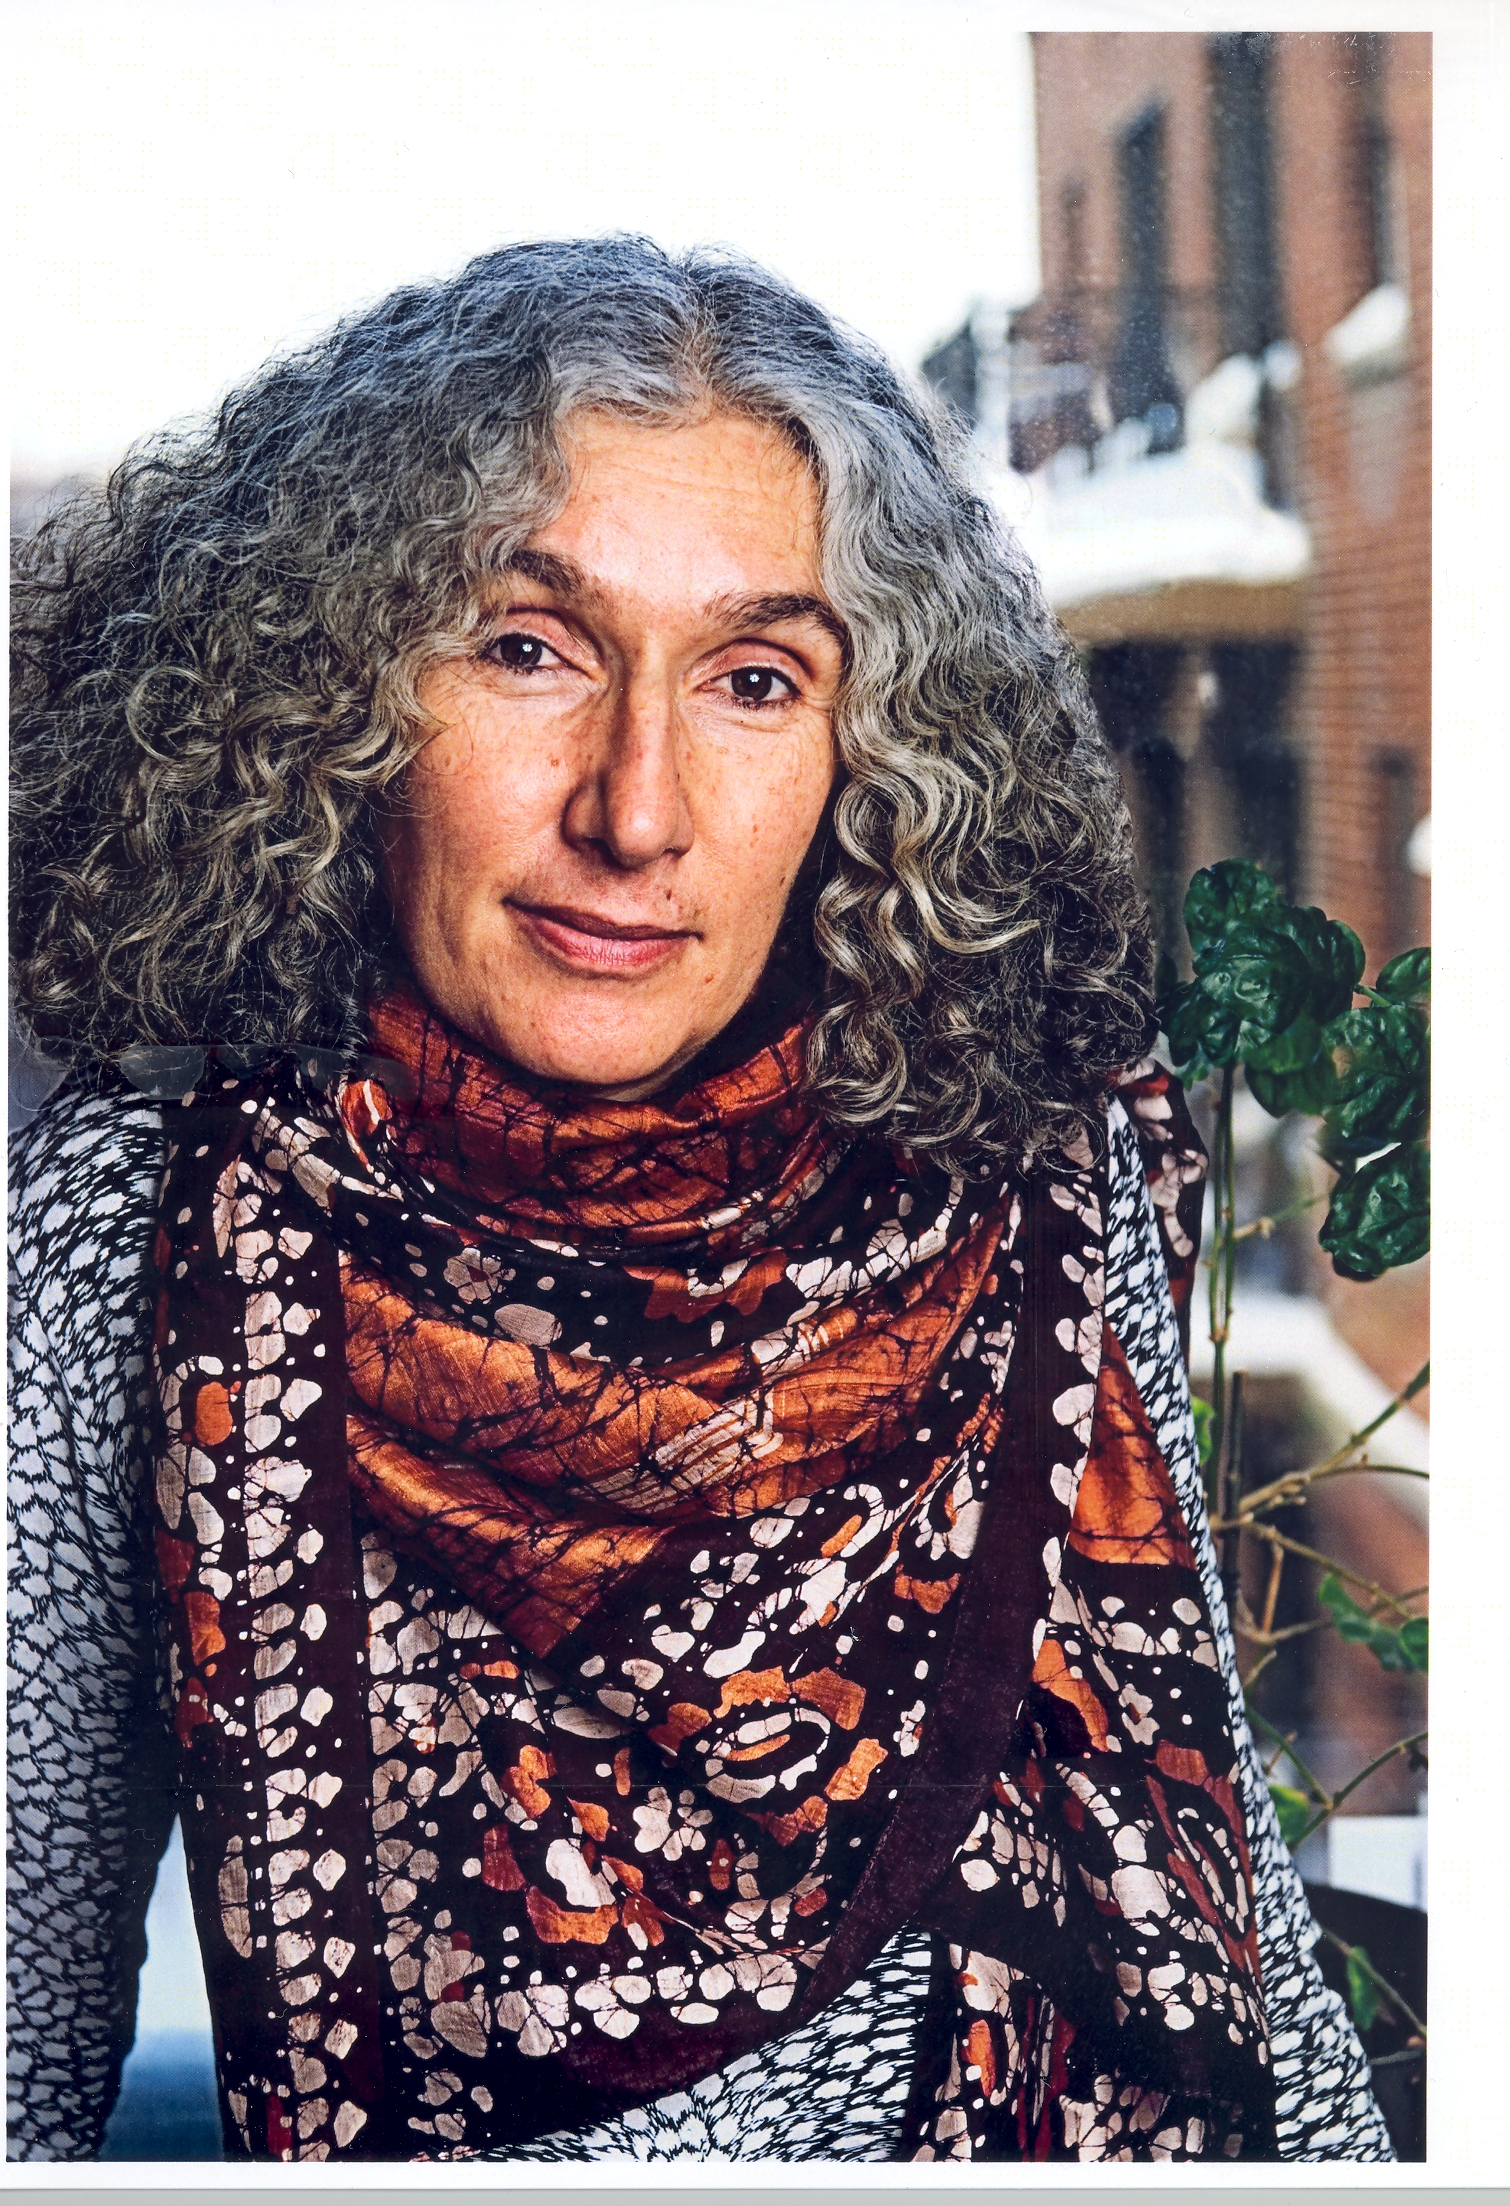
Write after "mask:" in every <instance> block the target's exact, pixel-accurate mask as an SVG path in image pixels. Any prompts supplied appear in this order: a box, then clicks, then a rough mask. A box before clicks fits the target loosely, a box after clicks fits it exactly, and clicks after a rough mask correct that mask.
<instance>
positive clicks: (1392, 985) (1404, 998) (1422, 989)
mask: <svg viewBox="0 0 1510 2206" xmlns="http://www.w3.org/2000/svg"><path fill="white" fill-rule="evenodd" d="M1374 988H1375V990H1376V992H1377V993H1378V994H1379V995H1381V996H1388V997H1390V998H1391V1000H1392V1001H1393V1002H1395V1003H1424V1002H1425V1001H1426V999H1427V998H1428V997H1429V996H1430V994H1431V952H1430V950H1402V951H1401V952H1400V955H1399V956H1398V957H1392V958H1391V959H1390V961H1389V963H1388V965H1386V966H1385V968H1384V970H1383V972H1382V973H1381V974H1380V975H1379V978H1378V979H1377V980H1376V981H1375V982H1374Z"/></svg>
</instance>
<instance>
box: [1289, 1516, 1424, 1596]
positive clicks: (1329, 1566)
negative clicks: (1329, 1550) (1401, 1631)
mask: <svg viewBox="0 0 1510 2206" xmlns="http://www.w3.org/2000/svg"><path fill="white" fill-rule="evenodd" d="M1245 1529H1246V1530H1247V1531H1249V1532H1251V1533H1252V1535H1253V1537H1254V1538H1255V1539H1256V1540H1267V1541H1268V1542H1269V1544H1270V1545H1271V1546H1272V1547H1282V1548H1283V1549H1284V1551H1285V1553H1286V1554H1287V1555H1303V1556H1304V1557H1305V1559H1306V1561H1307V1562H1308V1563H1320V1565H1321V1567H1322V1569H1323V1570H1330V1571H1331V1572H1333V1573H1334V1575H1335V1576H1337V1577H1339V1578H1346V1580H1347V1582H1348V1584H1349V1585H1352V1586H1362V1587H1363V1589H1364V1591H1365V1592H1366V1593H1371V1594H1372V1595H1373V1596H1374V1599H1375V1600H1376V1601H1380V1602H1382V1603H1383V1604H1384V1606H1385V1607H1386V1608H1391V1609H1393V1610H1394V1612H1395V1614H1396V1615H1397V1616H1403V1617H1405V1618H1407V1619H1409V1618H1411V1617H1413V1616H1414V1615H1415V1610H1414V1609H1408V1608H1406V1606H1405V1603H1406V1602H1407V1601H1412V1600H1418V1599H1419V1598H1420V1596H1419V1595H1418V1594H1411V1593H1391V1592H1389V1591H1388V1589H1387V1588H1386V1587H1384V1586H1381V1585H1378V1584H1377V1583H1376V1582H1375V1581H1374V1579H1372V1578H1364V1577H1361V1576H1360V1575H1359V1573H1358V1572H1357V1571H1356V1570H1349V1568H1348V1566H1347V1564H1346V1563H1339V1562H1338V1561H1337V1559H1336V1557H1335V1556H1332V1555H1323V1554H1322V1552H1321V1550H1320V1548H1319V1547H1307V1546H1306V1545H1305V1544H1304V1543H1303V1542H1302V1541H1300V1540H1292V1539H1291V1538H1290V1537H1289V1536H1288V1534H1287V1533H1284V1532H1276V1531H1275V1529H1274V1527H1273V1525H1272V1524H1250V1525H1248V1526H1246V1527H1245ZM1422 1590H1423V1591H1424V1590H1425V1589H1424V1587H1423V1589H1422Z"/></svg>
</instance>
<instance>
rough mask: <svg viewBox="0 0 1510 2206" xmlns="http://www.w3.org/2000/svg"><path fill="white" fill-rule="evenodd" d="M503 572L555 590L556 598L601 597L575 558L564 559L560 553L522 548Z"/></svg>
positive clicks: (543, 587) (580, 598) (544, 588)
mask: <svg viewBox="0 0 1510 2206" xmlns="http://www.w3.org/2000/svg"><path fill="white" fill-rule="evenodd" d="M506 571H507V572H508V573H510V574H520V575H523V576H524V577H525V579H526V580H527V581H529V582H538V583H539V585H540V587H541V588H542V589H543V590H554V591H555V592H556V594H557V595H558V596H559V597H570V598H577V599H579V600H585V599H592V598H596V597H598V596H600V595H601V593H600V592H599V591H598V590H597V589H596V588H595V586H594V584H593V582H592V581H591V579H590V578H589V576H588V575H587V574H586V572H585V571H584V570H583V569H582V568H581V567H579V566H578V565H577V562H576V561H575V559H563V558H562V557H561V555H560V553H559V552H546V551H531V550H530V549H529V547H528V546H527V545H525V546H521V548H520V549H519V550H518V551H516V552H514V553H513V554H512V555H511V557H510V559H509V562H508V567H507V570H506Z"/></svg>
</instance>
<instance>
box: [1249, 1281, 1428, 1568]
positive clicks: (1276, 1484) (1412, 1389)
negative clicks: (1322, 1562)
mask: <svg viewBox="0 0 1510 2206" xmlns="http://www.w3.org/2000/svg"><path fill="white" fill-rule="evenodd" d="M1213 1253H1214V1252H1213ZM1213 1337H1214V1336H1213ZM1430 1379H1431V1365H1430V1364H1429V1363H1423V1364H1422V1366H1421V1368H1420V1370H1419V1371H1418V1372H1417V1373H1416V1375H1415V1377H1414V1378H1413V1379H1412V1380H1411V1382H1410V1384H1409V1386H1407V1387H1403V1388H1402V1389H1401V1391H1400V1392H1399V1393H1398V1394H1397V1395H1396V1396H1395V1398H1394V1400H1393V1401H1392V1402H1390V1403H1389V1405H1388V1406H1387V1408H1384V1409H1381V1410H1380V1412H1379V1414H1378V1416H1377V1417H1376V1418H1374V1420H1373V1421H1372V1423H1371V1424H1367V1425H1364V1426H1363V1427H1362V1428H1361V1429H1360V1430H1359V1431H1358V1432H1355V1433H1352V1434H1350V1435H1349V1437H1348V1438H1347V1439H1346V1440H1344V1441H1343V1443H1342V1445H1341V1447H1340V1448H1334V1449H1333V1450H1332V1452H1331V1454H1330V1455H1329V1456H1327V1457H1325V1458H1324V1459H1323V1461H1321V1462H1320V1463H1313V1464H1312V1466H1311V1468H1310V1469H1309V1470H1306V1471H1287V1472H1286V1473H1285V1476H1284V1477H1283V1478H1276V1479H1275V1480H1274V1481H1273V1482H1272V1483H1271V1484H1270V1485H1268V1486H1255V1487H1254V1489H1253V1491H1252V1493H1250V1494H1248V1495H1247V1496H1246V1497H1245V1499H1244V1503H1243V1516H1244V1519H1245V1520H1246V1519H1247V1518H1248V1517H1250V1516H1251V1515H1252V1514H1253V1512H1254V1511H1255V1510H1256V1509H1265V1508H1277V1507H1278V1506H1279V1505H1280V1504H1281V1503H1282V1502H1283V1501H1284V1500H1286V1499H1287V1498H1288V1497H1289V1496H1290V1495H1292V1494H1294V1493H1298V1492H1299V1491H1301V1489H1302V1488H1304V1487H1305V1486H1307V1485H1313V1484H1314V1483H1315V1482H1316V1480H1317V1479H1320V1478H1331V1477H1333V1476H1334V1475H1335V1474H1336V1473H1337V1472H1339V1471H1344V1470H1353V1469H1357V1470H1360V1471H1363V1470H1368V1471H1390V1472H1392V1473H1394V1474H1395V1475H1397V1476H1398V1475H1404V1476H1405V1477H1408V1478H1425V1477H1426V1475H1427V1474H1426V1472H1425V1471H1408V1470H1406V1468H1405V1466H1404V1465H1403V1464H1398V1463H1359V1464H1356V1465H1355V1464H1353V1463H1351V1462H1350V1461H1349V1458H1350V1457H1351V1456H1353V1455H1356V1454H1357V1452H1358V1450H1359V1449H1360V1448H1361V1447H1362V1446H1363V1443H1364V1441H1365V1440H1368V1439H1370V1438H1371V1437H1372V1435H1373V1434H1374V1433H1376V1432H1377V1431H1378V1430H1379V1427H1380V1426H1381V1425H1383V1424H1385V1423H1387V1422H1388V1420H1389V1419H1390V1418H1391V1417H1393V1416H1394V1414H1395V1412H1396V1410H1398V1409H1403V1408H1404V1406H1405V1404H1406V1403H1407V1402H1408V1401H1410V1400H1411V1399H1412V1397H1413V1396H1415V1395H1417V1394H1419V1393H1420V1391H1421V1389H1422V1387H1423V1386H1426V1385H1427V1384H1429V1382H1430ZM1213 1530H1215V1527H1214V1526H1213Z"/></svg>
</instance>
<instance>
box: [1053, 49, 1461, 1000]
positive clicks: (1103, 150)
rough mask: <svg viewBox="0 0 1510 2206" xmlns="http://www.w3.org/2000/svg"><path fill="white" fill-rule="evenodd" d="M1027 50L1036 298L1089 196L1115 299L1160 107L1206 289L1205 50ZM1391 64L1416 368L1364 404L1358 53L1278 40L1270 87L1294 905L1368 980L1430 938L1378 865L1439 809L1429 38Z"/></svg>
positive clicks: (1091, 275) (1175, 195) (1416, 904)
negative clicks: (1339, 350)
mask: <svg viewBox="0 0 1510 2206" xmlns="http://www.w3.org/2000/svg"><path fill="white" fill-rule="evenodd" d="M1033 49H1034V65H1035V71H1036V80H1037V100H1038V145H1039V154H1038V164H1039V183H1040V194H1041V209H1042V213H1041V225H1042V252H1043V286H1044V291H1045V293H1046V294H1053V293H1056V292H1058V291H1061V290H1063V289H1064V288H1065V287H1067V286H1068V285H1069V284H1070V283H1071V282H1072V281H1074V280H1075V273H1076V272H1075V271H1072V270H1071V269H1070V268H1069V266H1068V265H1067V240H1066V235H1065V221H1064V214H1063V207H1064V187H1065V186H1066V185H1067V184H1073V183H1075V182H1081V183H1083V185H1084V202H1083V214H1082V218H1081V220H1082V230H1083V239H1084V262H1083V265H1082V268H1081V270H1080V271H1079V281H1080V282H1082V283H1085V284H1089V285H1091V286H1094V287H1098V288H1100V287H1104V288H1107V289H1112V288H1114V287H1115V286H1116V284H1117V281H1118V277H1119V221H1118V197H1117V141H1118V137H1119V135H1120V133H1121V132H1122V131H1123V130H1124V129H1125V128H1126V126H1127V125H1128V123H1129V122H1131V121H1132V120H1133V119H1134V118H1135V117H1136V116H1137V115H1138V114H1139V113H1140V112H1141V111H1142V110H1143V108H1144V107H1145V106H1146V105H1147V104H1148V103H1149V101H1150V100H1154V99H1157V100H1159V101H1160V102H1161V103H1162V104H1163V106H1164V109H1165V115H1166V139H1165V144H1166V159H1167V163H1168V234H1169V267H1168V276H1169V281H1170V282H1171V283H1172V284H1175V285H1180V286H1184V287H1189V288H1191V289H1193V290H1201V289H1205V288H1207V287H1210V286H1212V285H1214V283H1215V281H1216V277H1217V267H1216V243H1215V225H1214V220H1213V203H1212V174H1213V148H1212V135H1211V117H1210V102H1209V85H1208V68H1207V45H1206V40H1205V38H1204V36H1202V35H1200V34H1197V33H1190V32H1173V33H1166V32H1135V31H1134V32H1121V31H1115V32H1073V33H1060V32H1046V33H1038V34H1036V35H1035V37H1034V41H1033ZM1382 51H1383V92H1382V96H1383V112H1384V116H1385V120H1386V124H1387V127H1388V130H1389V133H1390V137H1391V140H1392V146H1393V159H1394V168H1395V176H1396V186H1397V222H1396V231H1397V237H1398V246H1399V253H1398V267H1397V270H1396V276H1397V280H1399V281H1401V282H1402V283H1403V284H1404V286H1405V288H1406V290H1407V292H1408V295H1409V298H1410V304H1411V313H1412V333H1411V354H1410V360H1409V364H1408V366H1407V367H1406V369H1405V371H1404V372H1403V373H1402V374H1399V375H1397V376H1395V377H1393V378H1391V379H1390V380H1388V381H1384V382H1379V383H1375V384H1372V385H1370V386H1367V387H1364V388H1350V387H1349V386H1348V385H1347V384H1346V383H1345V382H1344V380H1343V379H1342V377H1341V376H1340V375H1339V374H1338V372H1337V371H1336V370H1335V369H1334V368H1333V367H1332V365H1331V363H1330V362H1329V360H1328V359H1327V357H1326V354H1325V352H1324V350H1323V348H1322V340H1323V338H1324V337H1325V335H1326V333H1327V331H1328V330H1330V329H1331V328H1333V327H1334V326H1335V324H1336V323H1337V322H1339V321H1340V320H1341V319H1342V317H1343V315H1344V314H1346V313H1347V312H1348V311H1349V309H1350V308H1352V307H1353V306H1355V305H1356V304H1357V302H1358V299H1359V297H1360V296H1361V295H1362V293H1363V291H1364V289H1365V287H1366V284H1367V281H1368V274H1367V268H1366V263H1365V250H1364V242H1363V231H1362V227H1361V220H1360V212H1359V199H1358V193H1357V190H1356V185H1355V171H1354V168H1353V162H1354V159H1355V153H1354V145H1355V115H1356V108H1355V106H1354V104H1353V102H1354V95H1353V93H1352V90H1351V84H1352V81H1353V78H1354V75H1355V73H1356V70H1357V66H1358V56H1357V49H1356V46H1353V45H1351V44H1350V43H1349V41H1348V40H1347V39H1346V38H1345V37H1343V36H1341V35H1339V34H1332V33H1326V34H1312V33H1293V34H1292V33H1286V34H1282V35H1280V36H1279V37H1278V38H1277V39H1276V41H1275V54H1274V66H1273V80H1272V82H1273V117H1272V121H1273V132H1274V156H1275V172H1276V174H1275V184H1276V198H1277V224H1278V239H1277V246H1278V253H1279V260H1280V270H1281V281H1282V285H1283V291H1284V298H1285V306H1286V311H1287V316H1288V323H1289V328H1290V332H1291V335H1292V336H1293V338H1294V340H1295V342H1296V343H1297V345H1298V346H1299V348H1300V352H1301V358H1302V377H1301V382H1300V386H1299V388H1298V390H1297V391H1296V392H1295V393H1294V396H1293V417H1294V421H1295V430H1296V442H1297V447H1298V451H1297V462H1298V464H1297V469H1296V474H1297V482H1296V497H1297V503H1298V504H1299V506H1300V509H1301V511H1302V512H1303V514H1304V516H1305V519H1306V521H1307V523H1308V525H1309V527H1310V530H1311V535H1312V542H1313V546H1314V572H1313V575H1312V578H1311V582H1310V585H1309V589H1308V592H1307V604H1306V611H1305V615H1304V619H1303V627H1302V633H1301V638H1300V641H1301V645H1302V660H1301V668H1300V677H1299V684H1298V689H1297V692H1296V697H1295V706H1294V712H1293V720H1292V734H1293V740H1294V741H1295V743H1296V745H1297V747H1298V749H1299V751H1300V753H1301V756H1302V759H1303V761H1304V772H1305V795H1304V800H1303V804H1304V812H1303V822H1302V839H1303V852H1302V874H1303V888H1304V893H1305V894H1306V895H1307V896H1309V897H1310V898H1313V899H1314V900H1315V901H1317V902H1319V903H1321V904H1322V905H1324V906H1325V907H1326V909H1327V910H1328V911H1331V912H1333V913H1335V914H1336V915H1337V916H1338V917H1340V918H1344V919H1346V920H1348V921H1349V922H1350V923H1351V925H1353V926H1354V927H1356V928H1357V930H1358V932H1359V934H1360V935H1362V937H1363V939H1364V941H1365V943H1367V944H1368V946H1369V948H1370V951H1371V953H1372V962H1373V963H1375V964H1377V962H1378V961H1379V959H1381V958H1382V957H1384V956H1387V955H1388V954H1390V953H1391V952H1393V951H1394V950H1397V949H1400V948H1403V947H1404V946H1405V944H1406V942H1407V941H1410V940H1424V939H1425V938H1426V927H1427V916H1428V914H1427V898H1426V895H1425V893H1424V884H1420V883H1417V882H1415V881H1414V879H1413V878H1412V877H1411V876H1409V875H1407V874H1405V873H1404V872H1403V870H1402V869H1401V868H1400V867H1399V866H1398V864H1395V865H1394V866H1393V867H1391V865H1390V860H1391V857H1392V853H1391V851H1390V849H1389V847H1388V845H1389V837H1390V836H1391V835H1395V834H1397V829H1398V827H1399V825H1400V824H1401V815H1403V814H1404V813H1406V812H1408V814H1409V819H1406V820H1405V821H1404V824H1407V825H1408V824H1409V822H1410V820H1412V819H1414V818H1419V817H1420V815H1421V814H1423V813H1424V812H1425V811H1426V810H1427V809H1428V808H1429V805H1430V696H1431V688H1430V684H1431V665H1430V614H1431V608H1430V414H1429V408H1430V342H1431V227H1430V225H1431V210H1430V188H1431V80H1430V65H1431V40H1430V37H1429V35H1427V34H1424V33H1411V34H1399V35H1389V36H1387V37H1386V38H1385V39H1384V40H1383V42H1382ZM1214 364H1215V363H1214V358H1213V359H1210V360H1205V361H1197V362H1195V363H1193V364H1192V365H1193V366H1194V368H1195V372H1197V373H1200V372H1204V371H1205V369H1206V368H1208V367H1210V366H1211V365H1214ZM1391 757H1393V758H1394V759H1396V760H1398V761H1402V762H1404V763H1405V764H1406V766H1407V767H1408V776H1407V778H1406V780H1405V781H1404V783H1403V784H1402V782H1401V781H1399V780H1396V781H1395V782H1393V783H1392V782H1391V781H1390V779H1389V777H1388V775H1387V774H1386V772H1385V771H1384V770H1383V769H1384V768H1385V766H1386V765H1387V764H1388V763H1389V761H1390V759H1391ZM1397 839H1398V838H1397ZM1202 855H1203V856H1204V855H1206V853H1202Z"/></svg>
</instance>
